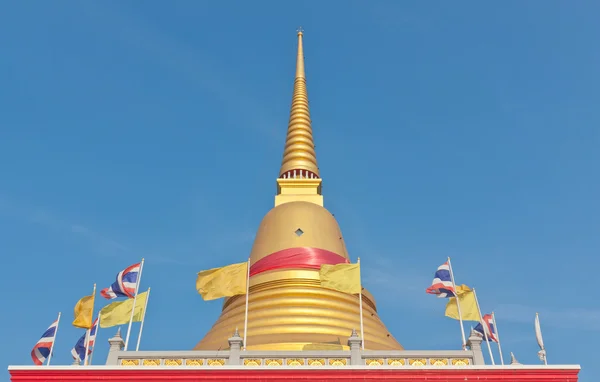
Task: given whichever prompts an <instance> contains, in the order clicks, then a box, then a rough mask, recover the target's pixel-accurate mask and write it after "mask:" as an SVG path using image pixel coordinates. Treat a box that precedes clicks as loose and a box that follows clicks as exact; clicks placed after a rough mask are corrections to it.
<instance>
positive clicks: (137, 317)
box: [98, 292, 148, 328]
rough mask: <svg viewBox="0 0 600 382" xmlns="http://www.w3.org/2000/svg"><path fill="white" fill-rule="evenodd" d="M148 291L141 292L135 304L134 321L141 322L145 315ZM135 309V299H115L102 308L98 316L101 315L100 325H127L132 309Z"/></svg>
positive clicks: (103, 326) (104, 326)
mask: <svg viewBox="0 0 600 382" xmlns="http://www.w3.org/2000/svg"><path fill="white" fill-rule="evenodd" d="M147 297H148V292H142V293H139V294H138V296H137V302H136V304H135V312H134V314H133V322H140V321H142V318H143V317H144V310H145V308H146V299H147ZM132 309H133V299H130V298H129V299H127V300H123V301H115V302H113V303H112V304H108V305H106V306H105V307H104V308H102V309H100V313H98V316H99V317H100V327H101V328H110V327H113V326H117V325H125V324H127V323H128V322H129V320H130V318H131V310H132Z"/></svg>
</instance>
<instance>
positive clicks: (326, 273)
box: [319, 263, 362, 294]
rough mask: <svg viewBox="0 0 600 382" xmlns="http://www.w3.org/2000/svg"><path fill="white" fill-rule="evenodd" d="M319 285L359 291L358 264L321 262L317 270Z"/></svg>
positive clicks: (345, 290) (347, 291) (351, 291)
mask: <svg viewBox="0 0 600 382" xmlns="http://www.w3.org/2000/svg"><path fill="white" fill-rule="evenodd" d="M319 278H320V279H321V286H322V287H325V288H329V289H335V290H338V291H340V292H344V293H350V294H357V293H361V290H362V287H361V283H360V264H358V263H357V264H343V263H342V264H335V265H330V264H323V265H321V269H320V270H319Z"/></svg>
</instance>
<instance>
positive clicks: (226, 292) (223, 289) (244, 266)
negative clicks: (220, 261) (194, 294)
mask: <svg viewBox="0 0 600 382" xmlns="http://www.w3.org/2000/svg"><path fill="white" fill-rule="evenodd" d="M247 282H248V262H243V263H239V264H231V265H228V266H225V267H221V268H213V269H209V270H206V271H202V272H198V278H197V279H196V290H197V291H198V293H200V295H201V296H202V299H204V300H205V301H208V300H215V299H217V298H221V297H229V296H235V295H238V294H246V288H247Z"/></svg>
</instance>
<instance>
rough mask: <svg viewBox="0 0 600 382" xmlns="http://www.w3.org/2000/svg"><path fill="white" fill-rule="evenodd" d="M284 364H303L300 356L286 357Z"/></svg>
mask: <svg viewBox="0 0 600 382" xmlns="http://www.w3.org/2000/svg"><path fill="white" fill-rule="evenodd" d="M285 364H286V365H288V366H304V360H303V359H302V358H288V359H287V360H286V361H285Z"/></svg>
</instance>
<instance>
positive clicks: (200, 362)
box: [185, 358, 204, 366]
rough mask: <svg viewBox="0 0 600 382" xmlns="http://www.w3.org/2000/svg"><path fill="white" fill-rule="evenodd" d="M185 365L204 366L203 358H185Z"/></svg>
mask: <svg viewBox="0 0 600 382" xmlns="http://www.w3.org/2000/svg"><path fill="white" fill-rule="evenodd" d="M185 366H204V360H203V359H198V358H193V359H186V360H185Z"/></svg>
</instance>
